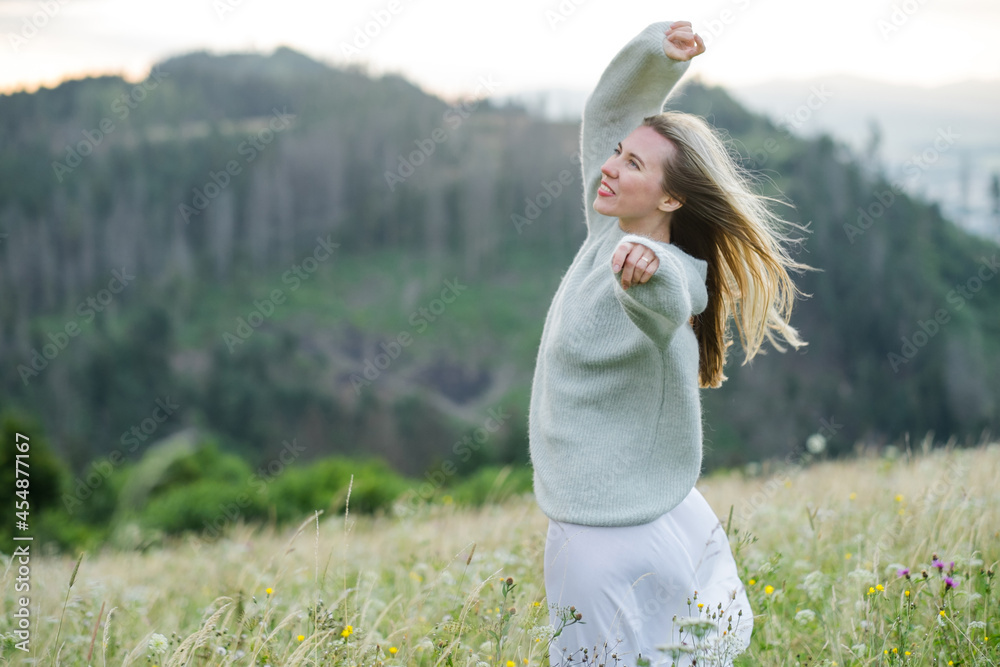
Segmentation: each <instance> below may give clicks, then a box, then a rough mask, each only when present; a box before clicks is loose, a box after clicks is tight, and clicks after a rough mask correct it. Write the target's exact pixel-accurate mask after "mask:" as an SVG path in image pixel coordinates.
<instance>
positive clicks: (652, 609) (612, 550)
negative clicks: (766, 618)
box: [545, 489, 753, 667]
mask: <svg viewBox="0 0 1000 667" xmlns="http://www.w3.org/2000/svg"><path fill="white" fill-rule="evenodd" d="M545 592H546V596H547V598H548V605H549V617H550V621H551V623H552V626H553V627H554V628H555V629H557V630H558V629H559V626H560V623H561V621H560V618H561V613H563V612H561V611H560V608H562V609H563V610H565V609H566V608H568V607H570V606H573V607H575V608H576V611H577V612H579V613H580V614H582V621H583V623H576V624H574V625H570V626H567V627H565V628H564V629H563V631H562V633H561V634H560V635H559V636H558V637H557V638H556V639H555V640H554V641H553V642H552V645H551V648H550V652H549V660H550V663H551V665H552V667H556V665H566V664H570V663H572V664H574V665H577V664H595V665H597V664H601V663H606V664H608V665H613V664H618V665H627V666H634V665H635V664H636V660H637V658H638V657H639V656H640V655H641V656H642V657H645V658H648V659H650V661H651V664H653V665H657V664H665V665H670V664H672V663H674V662H675V660H674V658H673V657H671V654H669V653H664V652H661V651H659V650H657V648H656V647H657V646H661V645H665V644H680V643H686V644H688V645H692V643H693V639H692V635H691V632H690V631H689V630H687V629H683V628H679V627H677V625H678V624H676V623H674V621H673V620H672V619H673V618H674V616H675V615H676V616H677V617H678V618H682V617H693V616H701V617H702V618H705V617H706V616H707V617H708V619H709V620H713V619H712V618H711V617H712V613H715V614H716V615H717V618H716V619H714V620H715V621H716V622H717V625H718V628H719V629H718V631H717V632H716V631H714V630H710V633H711V634H709V635H708V636H707V637H705V638H703V639H700V640H698V641H699V642H702V643H705V642H710V641H712V640H713V638H714V639H717V638H718V637H719V636H720V635H721V633H722V632H726V633H727V634H729V635H731V636H730V637H727V638H726V639H728V644H729V653H730V655H729V657H730V660H731V658H732V656H733V655H734V654H735V653H738V652H742V651H743V650H745V649H746V648H747V647H748V646H749V645H750V634H751V632H752V631H753V612H752V610H751V609H750V601H749V600H748V599H747V596H746V591H745V590H744V586H743V582H742V581H741V580H740V577H739V574H738V573H737V571H736V562H735V560H734V559H733V554H732V549H731V548H730V545H729V540H728V539H727V538H726V533H725V529H724V527H723V526H722V524H721V523H720V522H719V519H718V517H717V516H716V515H715V512H714V511H713V510H712V508H711V506H709V504H708V502H707V501H706V500H705V498H704V497H703V496H702V495H701V492H699V491H698V490H697V489H691V492H690V493H689V494H688V495H687V497H686V498H685V499H684V500H683V501H682V502H681V504H680V505H678V506H677V507H675V508H674V509H672V510H671V511H669V512H667V513H666V514H664V515H663V516H661V517H659V518H658V519H656V520H654V521H652V522H650V523H647V524H643V525H640V526H623V527H596V526H581V525H578V524H572V523H564V522H561V521H555V520H552V519H550V520H549V530H548V538H547V540H546V544H545ZM695 592H697V598H695V597H694V595H695ZM689 600H690V607H689V606H688V601H689ZM698 603H702V604H704V608H702V609H701V610H699V608H698V606H697V605H698ZM719 603H721V604H722V611H721V612H720V610H719V608H718V605H719ZM740 611H742V615H740V614H739V612H740ZM729 617H732V621H731V625H732V630H731V631H729V630H728V626H729V625H730V621H729V620H728V619H729ZM720 618H721V620H719V619H720ZM723 645H725V643H724V644H723ZM584 648H586V649H587V655H586V659H584V654H583V649H584ZM612 656H616V657H617V659H618V661H619V662H618V663H615V660H614V659H613V658H612ZM690 657H691V656H690V655H688V654H679V657H678V659H677V660H676V664H677V665H678V666H681V665H688V664H690ZM730 660H717V661H713V660H710V659H704V658H702V659H699V660H698V665H708V664H720V665H727V664H730Z"/></svg>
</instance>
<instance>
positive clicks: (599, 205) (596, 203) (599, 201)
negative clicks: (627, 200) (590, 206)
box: [594, 195, 614, 218]
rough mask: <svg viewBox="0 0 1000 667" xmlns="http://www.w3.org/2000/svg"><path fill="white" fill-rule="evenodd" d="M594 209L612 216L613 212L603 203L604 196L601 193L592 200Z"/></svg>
mask: <svg viewBox="0 0 1000 667" xmlns="http://www.w3.org/2000/svg"><path fill="white" fill-rule="evenodd" d="M594 210H595V211H597V212H598V213H600V214H601V215H606V216H609V217H612V218H613V217H614V213H612V212H611V209H610V208H609V207H607V206H605V205H604V197H602V196H601V195H597V199H595V200H594Z"/></svg>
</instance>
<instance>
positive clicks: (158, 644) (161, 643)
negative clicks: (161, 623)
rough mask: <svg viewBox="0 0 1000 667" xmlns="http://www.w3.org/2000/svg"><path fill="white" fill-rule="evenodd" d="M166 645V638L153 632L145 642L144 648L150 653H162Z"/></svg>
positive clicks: (164, 651) (165, 650)
mask: <svg viewBox="0 0 1000 667" xmlns="http://www.w3.org/2000/svg"><path fill="white" fill-rule="evenodd" d="M167 646H168V644H167V638H166V637H164V636H163V635H161V634H159V633H157V634H154V635H153V636H152V637H150V638H149V641H148V642H146V649H147V650H148V651H149V652H150V653H155V654H156V655H163V654H164V653H166V652H167Z"/></svg>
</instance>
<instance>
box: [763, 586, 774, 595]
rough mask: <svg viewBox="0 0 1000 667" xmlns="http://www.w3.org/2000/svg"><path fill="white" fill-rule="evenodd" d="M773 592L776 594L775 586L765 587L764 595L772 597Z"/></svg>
mask: <svg viewBox="0 0 1000 667" xmlns="http://www.w3.org/2000/svg"><path fill="white" fill-rule="evenodd" d="M773 592H774V586H772V585H771V584H768V585H767V586H765V587H764V595H770V594H771V593H773Z"/></svg>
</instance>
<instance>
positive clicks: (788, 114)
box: [731, 76, 1000, 239]
mask: <svg viewBox="0 0 1000 667" xmlns="http://www.w3.org/2000/svg"><path fill="white" fill-rule="evenodd" d="M816 90H822V91H823V93H824V96H825V100H824V101H822V103H820V104H818V105H816V106H818V108H817V109H811V108H810V107H809V106H808V105H809V103H810V102H811V96H813V91H816ZM731 93H732V95H733V97H735V98H736V99H738V100H740V101H741V102H743V103H744V104H746V105H747V107H748V108H751V109H754V110H756V111H761V112H764V113H766V114H768V115H769V116H770V117H771V118H773V119H775V120H776V121H777V122H791V123H793V124H795V127H796V129H797V130H798V131H799V132H801V133H802V134H804V135H806V136H815V135H818V134H819V133H821V132H827V133H829V134H832V135H833V136H835V137H837V138H839V139H842V140H844V141H847V142H848V143H849V144H850V145H851V146H852V147H854V148H855V150H856V151H857V152H858V154H859V155H862V156H865V157H866V158H867V157H870V156H872V154H871V150H870V149H872V148H876V150H875V152H874V155H873V157H874V159H875V162H876V164H877V165H881V166H882V167H884V168H885V169H886V171H887V172H888V173H889V175H890V176H891V177H896V178H905V179H906V180H907V181H908V182H909V185H910V192H913V193H916V194H920V195H922V196H924V197H926V198H927V199H929V200H934V201H939V202H941V204H942V206H943V208H944V211H945V213H946V215H948V217H950V218H951V219H953V220H955V221H956V222H958V223H959V224H961V225H962V226H963V227H965V228H966V229H969V230H970V231H973V232H975V233H978V234H981V235H984V236H988V237H992V238H994V239H1000V218H998V217H997V215H996V214H995V213H994V205H995V201H994V200H993V199H992V197H991V195H990V184H991V179H992V178H993V176H994V175H996V174H1000V80H993V81H966V82H962V83H954V84H949V85H945V86H937V87H929V88H922V87H918V86H902V85H891V84H886V83H882V82H876V81H870V80H866V79H862V78H857V77H848V76H834V77H829V78H815V79H810V80H805V81H775V82H769V83H764V84H759V85H754V86H746V87H735V88H732V89H731ZM813 99H816V98H813ZM796 114H798V119H800V122H799V121H797V120H796ZM873 123H875V124H877V125H876V126H873ZM876 127H877V129H875V128H876ZM875 132H877V139H875V138H876V134H875ZM942 133H947V134H950V135H952V136H954V137H955V139H954V142H953V143H951V144H948V145H945V144H944V143H943V142H941V140H940V136H941V134H942ZM873 139H875V140H876V141H877V147H876V146H875V145H874V144H873ZM943 146H944V148H943V149H942V147H943ZM911 176H912V177H913V178H911Z"/></svg>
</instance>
